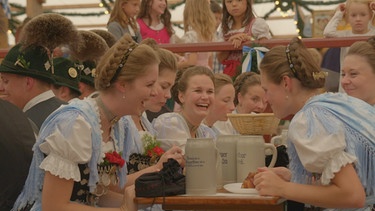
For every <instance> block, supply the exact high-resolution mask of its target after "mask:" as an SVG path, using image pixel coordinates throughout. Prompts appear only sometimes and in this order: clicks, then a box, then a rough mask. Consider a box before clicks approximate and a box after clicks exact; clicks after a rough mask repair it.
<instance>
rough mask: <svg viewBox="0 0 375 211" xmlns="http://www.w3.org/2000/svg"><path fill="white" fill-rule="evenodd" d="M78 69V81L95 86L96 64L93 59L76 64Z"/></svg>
mask: <svg viewBox="0 0 375 211" xmlns="http://www.w3.org/2000/svg"><path fill="white" fill-rule="evenodd" d="M77 66H78V69H79V70H80V73H81V78H80V81H81V82H82V83H85V84H88V85H90V86H92V87H95V83H94V78H95V73H96V64H95V62H94V61H85V62H82V63H81V64H78V65H77Z"/></svg>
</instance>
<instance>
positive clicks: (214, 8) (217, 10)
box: [210, 0, 223, 14]
mask: <svg viewBox="0 0 375 211" xmlns="http://www.w3.org/2000/svg"><path fill="white" fill-rule="evenodd" d="M210 8H211V11H212V12H213V13H220V14H223V8H221V6H220V4H219V3H217V1H216V0H211V1H210Z"/></svg>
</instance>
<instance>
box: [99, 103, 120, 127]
mask: <svg viewBox="0 0 375 211" xmlns="http://www.w3.org/2000/svg"><path fill="white" fill-rule="evenodd" d="M96 103H97V104H98V106H99V108H101V110H102V111H103V113H104V116H105V117H106V118H107V120H108V121H109V123H110V125H114V124H116V122H117V121H118V120H119V119H120V118H119V117H118V116H116V115H114V114H113V113H112V112H111V111H109V110H108V108H107V107H106V106H105V105H104V103H103V101H102V98H100V97H97V98H96Z"/></svg>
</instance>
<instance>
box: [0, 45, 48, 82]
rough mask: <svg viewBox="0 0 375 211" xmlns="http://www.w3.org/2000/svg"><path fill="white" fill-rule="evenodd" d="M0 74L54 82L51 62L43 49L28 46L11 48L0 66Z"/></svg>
mask: <svg viewBox="0 0 375 211" xmlns="http://www.w3.org/2000/svg"><path fill="white" fill-rule="evenodd" d="M0 72H3V73H13V74H18V75H24V76H29V77H33V78H37V79H40V80H42V81H46V82H48V83H53V82H54V77H53V74H54V68H53V61H52V60H50V57H49V51H48V49H46V48H45V47H42V46H35V45H30V46H28V47H26V48H23V47H22V45H21V44H18V45H15V46H14V47H12V48H11V49H10V50H9V52H8V53H7V55H6V56H5V58H4V59H3V61H2V62H1V65H0Z"/></svg>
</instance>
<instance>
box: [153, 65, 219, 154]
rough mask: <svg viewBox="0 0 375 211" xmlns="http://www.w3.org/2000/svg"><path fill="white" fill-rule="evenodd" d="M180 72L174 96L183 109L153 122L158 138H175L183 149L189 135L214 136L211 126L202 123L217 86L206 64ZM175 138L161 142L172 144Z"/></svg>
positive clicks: (194, 136) (164, 115) (166, 114)
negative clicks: (167, 141)
mask: <svg viewBox="0 0 375 211" xmlns="http://www.w3.org/2000/svg"><path fill="white" fill-rule="evenodd" d="M178 73H180V74H181V77H179V75H178V76H177V78H176V83H175V85H174V87H173V88H172V97H173V98H174V100H175V101H176V102H177V103H178V104H180V105H181V111H180V112H178V113H177V112H172V113H165V114H162V115H160V116H159V117H158V118H156V119H155V120H154V121H153V125H154V128H155V130H156V132H157V138H158V139H160V140H161V141H162V142H163V141H166V139H168V140H175V141H176V142H174V144H177V145H178V146H180V147H181V148H183V149H184V146H185V144H186V140H187V139H188V138H209V137H214V136H215V134H214V132H213V131H212V130H211V128H209V127H207V126H205V125H204V124H202V121H203V119H204V118H206V116H207V114H208V110H209V109H210V108H211V106H212V104H213V101H214V95H215V94H214V92H215V87H214V75H213V73H212V71H211V70H210V69H209V68H207V67H203V66H193V67H189V68H187V69H185V70H182V71H180V72H178ZM163 139H165V140H163ZM172 142H173V141H172ZM172 142H171V143H162V144H165V145H166V146H172V145H173V143H172Z"/></svg>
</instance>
